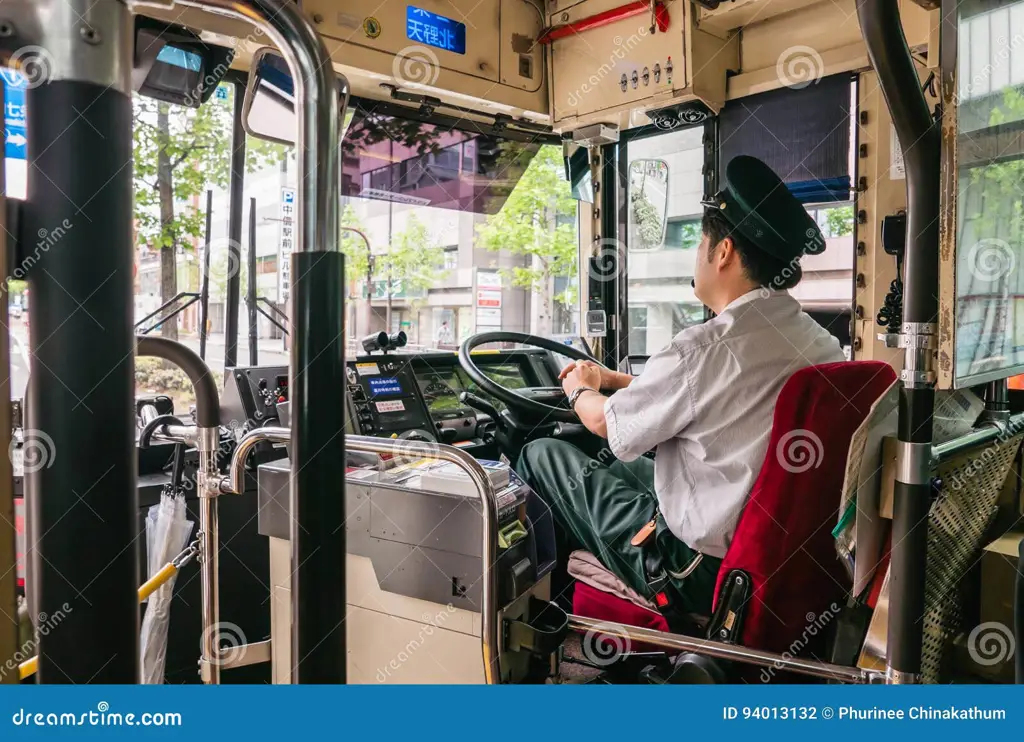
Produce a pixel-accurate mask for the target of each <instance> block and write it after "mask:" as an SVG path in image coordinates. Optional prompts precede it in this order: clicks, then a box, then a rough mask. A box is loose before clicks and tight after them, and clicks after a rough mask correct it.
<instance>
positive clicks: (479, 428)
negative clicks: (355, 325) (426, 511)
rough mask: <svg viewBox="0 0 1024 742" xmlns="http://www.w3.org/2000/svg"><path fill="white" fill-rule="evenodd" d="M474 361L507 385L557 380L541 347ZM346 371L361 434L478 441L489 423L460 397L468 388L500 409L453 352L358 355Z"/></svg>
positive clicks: (490, 426)
mask: <svg viewBox="0 0 1024 742" xmlns="http://www.w3.org/2000/svg"><path fill="white" fill-rule="evenodd" d="M476 362H477V365H479V366H480V369H481V371H483V372H484V373H485V374H487V376H488V377H489V378H491V379H493V380H494V381H496V382H498V383H499V384H502V385H503V386H506V387H508V388H510V389H522V388H525V387H530V386H551V385H553V384H555V383H556V376H557V370H556V369H554V361H553V360H552V359H551V356H550V355H549V354H548V353H546V352H544V351H533V350H521V351H519V350H516V351H501V352H482V353H479V354H477V356H476ZM346 375H347V377H348V378H347V382H348V392H349V397H350V399H351V401H352V406H353V409H352V413H354V414H353V415H352V417H353V419H354V422H355V428H356V430H357V431H358V432H360V433H362V434H363V435H375V436H383V437H388V436H394V435H399V436H403V437H407V436H408V437H427V438H429V439H432V440H438V441H440V442H442V443H449V444H451V445H456V446H467V447H471V446H479V445H484V444H485V443H486V442H487V441H488V440H489V438H490V434H491V433H492V432H493V425H494V422H493V421H492V420H491V418H490V417H489V416H488V415H486V414H484V413H482V412H480V411H478V410H475V409H473V408H472V407H470V406H468V405H466V404H464V403H463V402H462V401H461V400H460V399H459V396H460V395H461V394H462V393H463V392H469V393H471V394H475V395H478V396H480V397H482V398H484V399H485V400H486V401H488V402H490V403H491V404H492V405H494V407H495V408H497V409H498V411H499V412H500V411H502V410H503V409H504V406H503V405H502V404H501V403H500V402H499V401H498V400H496V399H494V398H492V397H489V396H488V395H487V394H485V393H483V392H482V391H481V390H480V389H479V387H478V386H477V385H476V384H475V383H474V382H473V381H472V380H471V379H470V378H469V376H467V375H466V373H465V372H464V371H463V370H462V368H461V366H460V365H459V359H458V356H457V355H456V354H454V353H443V352H436V353H421V354H404V353H396V354H391V355H376V356H362V357H360V358H357V359H355V360H352V361H349V362H348V364H347V369H346ZM417 434H420V435H417Z"/></svg>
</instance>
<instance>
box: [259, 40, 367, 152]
mask: <svg viewBox="0 0 1024 742" xmlns="http://www.w3.org/2000/svg"><path fill="white" fill-rule="evenodd" d="M348 92H349V87H348V81H347V80H346V79H345V78H344V77H342V76H341V75H339V76H338V97H339V99H340V100H341V118H342V121H344V123H345V126H347V125H348V121H347V120H346V117H345V110H346V109H347V108H348ZM242 126H243V128H244V129H245V131H246V133H247V134H250V135H251V136H254V137H256V138H257V139H265V140H267V141H270V142H276V143H278V144H286V145H290V146H293V145H294V144H295V132H296V130H297V129H298V123H297V122H296V117H295V82H294V80H292V73H291V71H289V69H288V63H287V62H285V61H284V58H283V57H282V56H281V55H280V54H278V53H277V52H275V51H274V50H273V49H270V48H267V47H264V48H263V49H260V50H258V51H257V52H256V54H254V55H253V58H252V67H251V71H250V72H249V84H248V85H247V86H246V88H245V100H244V103H243V109H242ZM342 135H344V128H343V130H342Z"/></svg>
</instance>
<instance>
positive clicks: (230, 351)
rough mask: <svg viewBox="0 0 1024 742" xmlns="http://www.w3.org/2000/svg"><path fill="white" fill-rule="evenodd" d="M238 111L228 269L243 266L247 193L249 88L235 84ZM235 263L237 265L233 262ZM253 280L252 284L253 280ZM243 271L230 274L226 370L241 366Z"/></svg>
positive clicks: (234, 132)
mask: <svg viewBox="0 0 1024 742" xmlns="http://www.w3.org/2000/svg"><path fill="white" fill-rule="evenodd" d="M234 99H235V110H234V118H233V119H232V125H231V183H230V185H229V190H230V192H231V200H230V207H229V209H230V214H229V216H228V251H229V254H228V265H229V266H231V265H238V266H240V265H241V264H242V255H241V248H240V247H239V245H241V243H242V199H243V198H244V191H245V129H244V128H242V110H243V108H244V102H245V86H244V85H242V84H241V83H235V86H234ZM232 260H234V261H235V262H233V263H232V262H231V261H232ZM249 280H252V278H251V277H250V279H249ZM241 282H242V276H241V272H240V271H232V270H229V271H228V285H227V291H226V292H225V293H226V294H227V297H225V306H224V368H234V367H235V366H237V365H238V302H239V300H240V299H241V293H242V285H241Z"/></svg>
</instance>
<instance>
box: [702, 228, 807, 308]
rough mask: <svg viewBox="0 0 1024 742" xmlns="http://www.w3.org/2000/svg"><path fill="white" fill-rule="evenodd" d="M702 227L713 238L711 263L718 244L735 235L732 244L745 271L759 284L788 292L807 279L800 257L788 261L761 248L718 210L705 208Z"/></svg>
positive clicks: (709, 248)
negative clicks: (779, 258) (733, 226)
mask: <svg viewBox="0 0 1024 742" xmlns="http://www.w3.org/2000/svg"><path fill="white" fill-rule="evenodd" d="M701 230H702V231H703V232H704V235H705V236H706V237H708V239H709V247H708V262H711V259H712V257H714V254H715V248H716V247H718V244H719V243H720V242H721V241H722V240H724V239H725V238H726V237H731V238H732V244H733V245H735V247H736V252H737V253H739V256H740V264H741V265H742V266H743V272H744V273H745V274H746V276H747V278H749V279H750V280H751V281H753V282H754V283H756V284H757V285H758V286H763V287H764V288H768V289H773V290H775V291H784V290H786V289H791V288H793V287H794V286H796V285H797V284H798V283H800V279H801V278H803V275H804V274H803V271H802V270H801V268H800V259H799V258H794V259H793V260H791V261H789V262H788V263H786V262H783V261H781V260H778V259H776V258H773V257H772V256H770V255H768V253H766V252H765V251H764V250H759V249H757V248H756V247H755V246H754V245H753V244H751V243H750V241H749V240H748V239H747V238H746V237H744V236H743V235H742V234H740V233H739V232H738V231H737V230H734V229H733V228H732V225H731V224H729V222H727V221H726V220H725V217H723V216H722V215H721V214H720V213H719V212H718V210H716V209H705V210H704V219H703V220H702V221H701Z"/></svg>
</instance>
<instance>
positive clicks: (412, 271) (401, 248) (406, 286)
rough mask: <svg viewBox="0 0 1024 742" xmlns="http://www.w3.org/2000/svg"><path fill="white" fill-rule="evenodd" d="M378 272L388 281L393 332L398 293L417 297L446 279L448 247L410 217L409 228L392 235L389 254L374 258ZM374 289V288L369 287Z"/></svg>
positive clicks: (385, 292) (421, 223)
mask: <svg viewBox="0 0 1024 742" xmlns="http://www.w3.org/2000/svg"><path fill="white" fill-rule="evenodd" d="M373 262H374V266H375V269H376V270H375V273H376V274H377V275H378V276H380V277H381V278H383V280H384V295H385V297H386V298H387V302H388V303H387V314H386V315H385V322H386V325H387V329H388V332H390V331H391V311H392V305H393V304H394V299H395V296H396V295H397V294H399V293H400V292H401V293H404V294H405V295H406V296H414V295H416V294H417V293H420V292H423V291H426V290H427V289H430V288H431V287H432V286H433V285H434V284H435V282H436V281H437V280H439V279H441V278H443V277H444V274H445V272H444V270H443V269H444V248H443V247H442V246H441V245H439V244H438V243H437V241H436V240H435V239H434V238H433V236H432V235H431V234H430V230H428V229H427V226H426V225H425V224H424V223H423V222H421V221H420V220H419V219H417V218H416V216H415V214H410V215H409V218H408V219H407V220H406V223H405V229H403V230H402V231H401V232H398V233H397V234H394V235H392V237H391V244H390V245H389V246H388V251H387V252H386V253H381V254H378V255H374V261H373ZM368 288H369V289H370V290H372V286H370V287H368Z"/></svg>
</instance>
